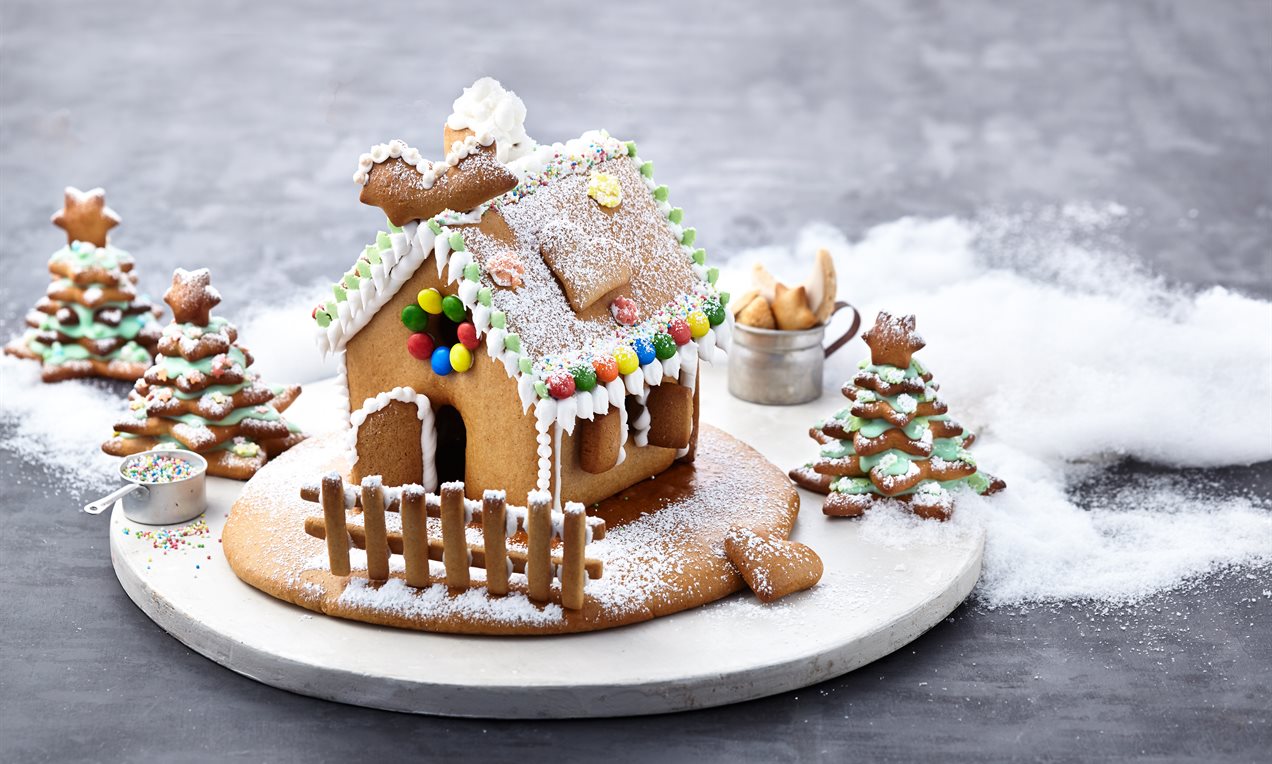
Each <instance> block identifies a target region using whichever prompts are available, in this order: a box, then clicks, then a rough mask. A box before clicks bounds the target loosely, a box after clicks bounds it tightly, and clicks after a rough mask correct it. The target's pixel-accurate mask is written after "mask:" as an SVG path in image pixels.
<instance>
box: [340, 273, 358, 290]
mask: <svg viewBox="0 0 1272 764" xmlns="http://www.w3.org/2000/svg"><path fill="white" fill-rule="evenodd" d="M340 283H341V285H343V286H344V287H346V288H348V289H357V288H358V273H357V271H352V272H350V273H346V274H345V275H344V278H343V279H341V280H340Z"/></svg>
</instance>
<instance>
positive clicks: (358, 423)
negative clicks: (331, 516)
mask: <svg viewBox="0 0 1272 764" xmlns="http://www.w3.org/2000/svg"><path fill="white" fill-rule="evenodd" d="M349 424H350V427H351V429H352V435H351V437H352V441H353V455H352V458H353V459H354V462H353V468H352V475H351V477H352V479H353V481H354V482H359V481H361V480H362V478H364V477H366V476H368V475H379V476H380V477H381V478H382V479H383V480H384V484H385V485H388V486H397V485H406V484H407V483H417V484H419V485H423V486H424V488H425V489H426V490H429V491H434V490H436V489H437V486H438V474H437V464H436V458H437V428H436V426H435V424H434V416H433V407H432V404H431V403H430V402H429V399H428V396H426V395H423V394H421V393H416V392H415V391H414V390H413V389H411V388H409V387H398V388H394V389H393V390H390V391H388V392H383V393H380V394H379V395H377V396H375V397H374V398H368V399H367V400H366V401H365V402H364V403H363V404H362V406H361V407H360V408H359V409H358V410H357V411H355V412H353V414H352V415H351V416H350V417H349Z"/></svg>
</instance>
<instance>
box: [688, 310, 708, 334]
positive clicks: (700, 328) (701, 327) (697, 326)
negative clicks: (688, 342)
mask: <svg viewBox="0 0 1272 764" xmlns="http://www.w3.org/2000/svg"><path fill="white" fill-rule="evenodd" d="M687 318H688V321H689V333H690V334H692V335H693V338H694V339H695V340H696V339H698V338H699V337H705V336H707V332H709V331H711V322H710V321H708V320H707V314H706V313H703V312H702V311H700V310H695V311H692V312H690V313H689V315H688V317H687Z"/></svg>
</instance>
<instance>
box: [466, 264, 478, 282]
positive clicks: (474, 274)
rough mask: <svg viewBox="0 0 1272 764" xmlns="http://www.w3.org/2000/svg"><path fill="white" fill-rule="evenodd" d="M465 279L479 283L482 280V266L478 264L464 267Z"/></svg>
mask: <svg viewBox="0 0 1272 764" xmlns="http://www.w3.org/2000/svg"><path fill="white" fill-rule="evenodd" d="M464 278H466V279H468V280H469V281H478V280H480V279H481V266H480V265H478V264H477V263H469V264H468V265H465V266H464Z"/></svg>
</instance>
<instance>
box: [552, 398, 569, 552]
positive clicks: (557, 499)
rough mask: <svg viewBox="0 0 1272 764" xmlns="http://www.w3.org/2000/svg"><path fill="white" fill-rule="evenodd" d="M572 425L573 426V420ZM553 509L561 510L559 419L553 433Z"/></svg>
mask: <svg viewBox="0 0 1272 764" xmlns="http://www.w3.org/2000/svg"><path fill="white" fill-rule="evenodd" d="M570 423H571V424H573V423H574V422H573V420H571V421H570ZM552 508H553V509H556V510H559V509H561V421H560V420H559V419H558V420H557V424H556V427H554V428H553V432H552ZM558 535H560V534H558Z"/></svg>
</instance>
